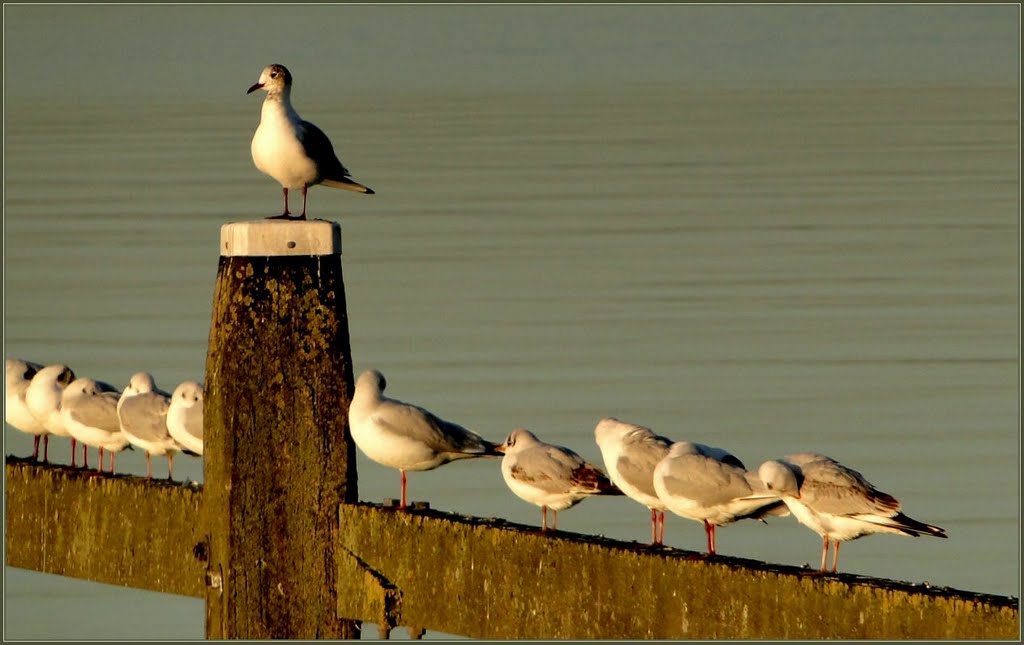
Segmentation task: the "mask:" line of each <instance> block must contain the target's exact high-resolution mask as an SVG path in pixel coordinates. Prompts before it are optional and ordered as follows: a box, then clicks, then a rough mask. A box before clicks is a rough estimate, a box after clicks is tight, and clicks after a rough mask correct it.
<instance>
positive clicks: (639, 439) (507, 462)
mask: <svg viewBox="0 0 1024 645" xmlns="http://www.w3.org/2000/svg"><path fill="white" fill-rule="evenodd" d="M6 368H7V370H6V372H7V388H6V407H5V418H6V420H7V423H8V424H10V425H11V426H13V427H15V428H17V429H18V430H21V431H23V432H26V433H29V434H32V435H35V445H34V449H33V453H32V456H33V458H34V459H38V457H39V443H40V439H42V441H43V461H46V460H47V457H48V455H47V447H48V445H47V444H48V440H49V436H50V435H57V436H68V437H70V438H71V441H72V448H71V451H72V454H71V460H72V461H71V465H72V466H75V465H76V463H75V457H76V446H75V444H76V442H81V443H82V444H83V457H84V458H85V460H86V461H85V462H84V464H83V465H84V466H86V467H88V461H87V460H88V448H89V447H93V448H97V449H98V450H99V464H98V470H99V471H100V472H103V452H104V451H106V452H108V453H109V454H110V468H109V472H111V473H112V472H114V455H115V454H116V453H117V452H119V451H121V450H123V449H124V448H126V447H131V446H134V447H137V448H139V449H142V450H144V451H145V452H146V477H147V478H151V477H152V467H151V463H150V456H151V455H166V456H167V459H168V478H169V479H170V478H173V467H174V461H173V460H174V454H175V453H176V452H185V453H187V454H193V455H202V454H203V388H202V386H201V385H200V384H199V383H197V382H195V381H185V382H183V383H181V384H180V385H179V386H178V387H177V388H176V389H175V391H174V393H173V394H168V393H167V392H164V391H162V390H160V389H158V388H157V387H156V384H155V382H154V380H153V377H152V375H150V374H148V373H146V372H139V373H137V374H135V375H133V376H132V377H131V379H130V381H129V383H128V385H127V386H126V387H125V388H124V391H123V392H118V391H117V389H116V388H114V387H113V386H111V385H110V384H107V383H104V382H102V381H97V380H95V379H91V378H78V377H76V376H75V374H74V372H73V371H72V370H71V369H70V368H69V367H67V366H66V365H48V366H45V367H43V366H41V365H38V364H36V363H31V362H28V361H23V360H20V359H7V361H6ZM386 385H387V382H386V381H385V379H384V375H383V374H381V373H380V372H379V371H376V370H369V371H366V372H363V373H362V374H361V375H360V376H359V378H358V379H357V381H356V387H355V393H354V395H353V397H352V403H351V405H350V407H349V425H350V428H351V432H352V438H353V440H354V441H355V443H356V445H357V446H358V447H359V449H360V450H361V451H362V452H363V453H364V454H365V455H366V456H367V457H369V458H370V459H371V460H373V461H375V462H377V463H379V464H382V465H385V466H389V467H391V468H395V469H397V470H398V471H399V472H400V475H401V498H400V501H399V508H405V507H406V506H407V501H406V489H407V480H406V473H407V472H410V471H425V470H432V469H434V468H437V467H439V466H441V465H443V464H446V463H449V462H451V461H456V460H461V459H470V458H477V457H501V472H502V476H503V478H504V480H505V483H506V484H507V485H508V487H509V489H510V490H511V491H512V492H513V493H514V494H515V495H516V496H518V497H520V498H521V499H523V500H525V501H527V502H529V503H531V504H535V505H537V506H539V507H540V509H541V514H542V523H541V530H543V531H547V530H548V511H549V510H550V511H551V512H552V524H551V528H552V529H555V530H557V528H558V512H559V511H563V510H566V509H568V508H571V507H573V506H575V505H576V504H578V503H579V502H581V501H582V500H584V499H586V498H587V497H591V496H595V495H626V496H628V497H630V498H631V499H633V500H636V501H637V502H639V503H641V504H643V505H644V506H646V507H647V508H648V509H650V513H651V542H652V543H653V544H656V545H657V544H663V543H664V531H665V511H671V512H673V513H675V514H676V515H679V516H681V517H684V518H687V519H691V520H695V521H697V522H701V523H702V524H703V525H704V530H705V533H706V537H707V554H709V555H713V554H715V553H716V546H715V527H717V526H722V525H726V524H731V523H733V522H735V521H737V520H741V519H761V520H763V519H764V518H765V517H768V516H772V515H776V516H786V515H789V514H790V513H792V515H793V516H794V517H795V518H796V519H797V520H798V521H799V522H800V523H801V524H803V525H805V526H807V527H809V528H810V529H811V530H813V531H814V532H816V533H817V534H818V535H820V536H821V537H822V554H821V568H820V571H822V572H824V571H826V563H827V560H828V552H829V550H830V547H831V546H832V545H834V552H833V558H832V571H833V572H835V571H836V570H837V568H838V560H839V544H840V543H841V542H844V541H847V540H853V539H857V538H859V537H862V536H865V535H870V534H873V533H893V534H897V535H908V536H915V537H916V536H920V535H933V536H936V537H941V538H945V537H946V532H945V531H944V530H943V529H942V528H940V527H937V526H932V525H930V524H925V523H923V522H919V521H917V520H915V519H912V518H910V517H908V516H907V515H905V514H903V513H902V512H901V511H900V502H899V501H898V500H896V499H895V498H894V497H892V496H891V495H889V494H887V493H884V492H882V491H879V490H878V489H876V488H875V487H874V486H872V485H871V484H870V483H869V482H868V481H867V480H866V479H865V478H864V477H863V476H862V475H861V474H860V473H858V472H857V471H854V470H852V469H850V468H847V467H846V466H843V465H842V464H840V463H838V462H836V461H835V460H834V459H831V458H829V457H826V456H824V455H820V454H816V453H810V452H807V453H800V454H794V455H789V456H787V457H785V458H783V459H773V460H769V461H766V462H764V463H762V464H761V465H760V467H759V468H758V469H757V471H756V473H754V472H750V471H748V470H747V469H746V468H745V466H744V465H743V462H742V461H740V460H739V459H738V458H737V457H735V456H734V455H732V454H730V453H729V452H728V451H726V450H724V449H722V448H716V447H712V446H707V445H704V444H700V443H695V442H689V441H675V442H674V441H672V440H670V439H668V438H666V437H663V436H660V435H657V434H655V433H654V432H653V431H651V430H650V429H649V428H645V427H643V426H639V425H636V424H632V423H626V422H623V421H619V420H618V419H615V418H612V417H606V418H604V419H601V420H600V421H599V422H598V424H597V427H596V428H595V429H594V435H595V439H596V442H597V445H598V448H599V449H600V451H601V454H602V457H603V459H604V465H605V468H606V470H607V474H606V473H605V471H603V470H602V469H601V468H599V467H597V466H595V465H593V464H591V463H588V462H587V461H586V460H585V459H583V458H582V457H581V456H580V455H579V454H577V453H576V452H574V451H573V450H571V449H569V448H566V447H564V446H557V445H553V444H549V443H545V442H543V441H541V440H540V439H539V438H538V437H537V436H536V435H535V434H533V433H532V432H530V431H529V430H525V429H522V428H519V429H516V430H513V431H512V432H511V433H510V434H509V435H508V437H507V438H506V439H505V441H504V442H502V443H500V444H497V443H492V442H490V441H488V440H486V439H484V438H483V437H481V436H480V435H479V434H477V433H476V432H473V431H472V430H469V429H467V428H465V427H463V426H461V425H459V424H457V423H453V422H451V421H446V420H444V419H442V418H440V417H438V416H437V415H435V414H433V413H431V412H430V411H428V410H426V409H424V408H422V407H420V406H417V405H413V404H410V403H405V402H402V401H399V400H397V399H392V398H389V397H386V396H384V389H385V387H386Z"/></svg>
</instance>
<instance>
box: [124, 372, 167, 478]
mask: <svg viewBox="0 0 1024 645" xmlns="http://www.w3.org/2000/svg"><path fill="white" fill-rule="evenodd" d="M170 400H171V395H170V394H168V393H167V392H164V391H163V390H160V389H158V388H157V387H156V382H155V381H154V380H153V375H152V374H149V373H148V372H137V373H136V374H134V375H132V378H131V380H130V381H129V382H128V386H127V387H125V388H124V392H122V393H121V398H120V400H118V402H117V418H118V420H119V422H120V425H121V432H123V433H124V435H125V437H126V438H127V439H128V441H129V443H131V444H132V445H134V446H136V447H137V448H141V449H143V450H145V451H146V479H152V478H153V471H152V465H151V463H150V458H151V456H152V455H158V456H159V455H166V456H167V479H173V478H174V453H175V452H176V451H178V450H182V449H183V446H181V444H179V443H178V442H177V441H175V440H174V438H173V437H171V434H170V432H169V431H168V430H167V409H168V408H169V407H170Z"/></svg>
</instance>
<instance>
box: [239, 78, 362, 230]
mask: <svg viewBox="0 0 1024 645" xmlns="http://www.w3.org/2000/svg"><path fill="white" fill-rule="evenodd" d="M256 90H264V91H265V92H266V93H267V98H266V99H265V100H264V101H263V111H262V113H261V114H260V125H259V127H258V128H256V134H254V135H253V137H252V160H253V162H254V163H255V164H256V167H257V168H258V169H259V170H260V172H262V173H264V174H266V175H270V176H271V177H273V178H274V179H276V180H277V181H278V182H280V184H281V187H282V189H283V190H284V212H283V213H281V214H280V215H277V216H274V217H272V218H270V219H300V220H304V219H306V190H307V189H308V188H309V187H310V186H313V185H314V184H323V185H324V186H330V187H331V188H344V189H346V190H352V191H355V192H357V193H365V194H367V195H373V194H374V191H373V190H372V189H370V188H367V187H366V186H364V185H362V184H360V183H359V182H357V181H356V180H354V179H352V177H351V176H350V174H349V171H348V170H347V169H346V168H345V166H343V165H342V163H341V162H340V161H338V157H337V156H336V155H335V154H334V147H333V146H332V145H331V140H330V139H328V138H327V135H326V134H324V133H323V130H321V129H320V128H318V127H316V126H315V125H313V124H312V123H310V122H309V121H303V120H302V118H301V117H299V113H298V112H296V111H295V108H293V107H292V101H291V93H292V75H291V72H289V71H288V69H287V68H286V67H285V66H284V65H268V66H267V67H265V68H263V73H262V74H260V80H259V82H257V83H255V84H254V85H253V86H252V87H250V88H249V91H248V92H246V94H252V93H253V92H255V91H256ZM289 188H299V189H301V190H302V213H301V214H300V215H299V216H298V217H292V215H291V212H290V211H289V210H288V189H289Z"/></svg>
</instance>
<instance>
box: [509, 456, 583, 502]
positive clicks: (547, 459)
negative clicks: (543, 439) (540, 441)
mask: <svg viewBox="0 0 1024 645" xmlns="http://www.w3.org/2000/svg"><path fill="white" fill-rule="evenodd" d="M573 454H574V453H572V454H565V453H564V452H562V451H561V450H559V449H558V448H556V447H554V446H549V445H539V446H533V447H531V448H530V449H528V450H523V451H522V452H520V453H518V454H517V455H516V456H515V461H514V462H513V464H512V466H511V468H510V469H509V470H510V472H511V473H512V476H513V477H514V478H516V479H517V480H519V481H521V482H525V483H528V484H530V485H532V486H535V487H537V488H539V489H541V490H543V491H545V492H547V493H566V492H568V491H569V490H571V489H572V488H573V486H574V484H573V481H572V478H573V471H574V470H576V469H577V468H579V467H580V466H582V465H583V463H584V462H583V459H574V458H573Z"/></svg>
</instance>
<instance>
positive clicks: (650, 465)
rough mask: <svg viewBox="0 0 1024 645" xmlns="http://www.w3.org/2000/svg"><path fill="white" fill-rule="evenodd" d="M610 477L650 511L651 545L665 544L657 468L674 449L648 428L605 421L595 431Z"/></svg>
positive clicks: (611, 418)
mask: <svg viewBox="0 0 1024 645" xmlns="http://www.w3.org/2000/svg"><path fill="white" fill-rule="evenodd" d="M594 437H595V439H596V440H597V447H598V448H600V449H601V456H602V457H604V467H605V468H606V469H607V470H608V477H610V478H611V480H612V482H614V483H615V485H616V486H618V487H619V488H620V489H621V490H622V492H623V493H625V494H626V495H627V496H628V497H629V498H630V499H633V500H635V501H637V502H640V503H641V504H643V505H644V506H646V507H647V508H649V509H651V544H664V542H665V510H666V509H667V508H668V507H667V506H665V502H663V501H661V498H659V497H658V493H657V491H655V490H654V468H655V466H657V465H658V462H660V461H661V460H662V459H664V458H665V455H667V454H668V449H669V447H670V446H671V445H672V440H671V439H666V438H665V437H662V436H660V435H656V434H654V432H652V431H651V430H650V429H649V428H645V427H643V426H638V425H634V424H632V423H625V422H623V421H619V420H618V419H616V418H614V417H605V418H604V419H601V420H600V421H599V422H598V423H597V427H596V428H594Z"/></svg>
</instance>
